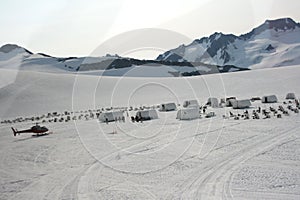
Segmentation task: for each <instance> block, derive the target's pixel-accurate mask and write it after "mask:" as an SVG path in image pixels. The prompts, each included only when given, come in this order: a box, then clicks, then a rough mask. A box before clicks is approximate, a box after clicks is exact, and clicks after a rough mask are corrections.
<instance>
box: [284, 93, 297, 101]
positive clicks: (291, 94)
mask: <svg viewBox="0 0 300 200" xmlns="http://www.w3.org/2000/svg"><path fill="white" fill-rule="evenodd" d="M285 99H296V95H295V93H292V92H290V93H288V94H287V95H286V97H285Z"/></svg>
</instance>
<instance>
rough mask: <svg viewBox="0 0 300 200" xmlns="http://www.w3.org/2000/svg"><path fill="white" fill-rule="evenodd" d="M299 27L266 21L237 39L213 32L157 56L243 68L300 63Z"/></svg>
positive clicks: (291, 22) (287, 20)
mask: <svg viewBox="0 0 300 200" xmlns="http://www.w3.org/2000/svg"><path fill="white" fill-rule="evenodd" d="M299 55H300V24H299V23H296V22H295V21H294V20H292V19H290V18H282V19H276V20H266V21H265V22H264V23H263V24H262V25H260V26H258V27H257V28H254V29H253V30H252V31H251V32H249V33H246V34H243V35H240V36H235V35H233V34H223V33H214V34H212V35H211V36H209V37H203V38H201V39H196V40H194V41H193V42H192V43H191V44H189V45H181V46H179V47H178V48H175V49H172V50H170V51H167V52H165V53H163V54H161V55H159V56H158V57H157V60H164V61H188V62H203V63H206V64H213V65H221V66H222V65H235V66H238V67H243V68H251V69H257V68H267V67H278V66H287V65H297V64H300V56H299Z"/></svg>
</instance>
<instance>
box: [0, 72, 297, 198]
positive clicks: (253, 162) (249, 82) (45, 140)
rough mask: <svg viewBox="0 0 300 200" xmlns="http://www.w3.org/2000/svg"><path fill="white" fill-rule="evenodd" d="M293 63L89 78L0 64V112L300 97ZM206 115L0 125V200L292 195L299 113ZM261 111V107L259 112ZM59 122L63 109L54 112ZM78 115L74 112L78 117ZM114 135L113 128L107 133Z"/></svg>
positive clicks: (13, 113) (165, 114)
mask: <svg viewBox="0 0 300 200" xmlns="http://www.w3.org/2000/svg"><path fill="white" fill-rule="evenodd" d="M299 74H300V67H299V66H290V67H284V68H283V67H282V68H269V69H262V70H250V71H245V72H237V73H226V74H211V75H206V76H198V77H188V78H186V77H179V78H133V77H107V76H103V77H97V76H88V75H80V74H77V75H75V74H53V73H41V72H33V71H23V70H8V69H0V119H1V121H2V120H4V119H10V118H12V119H13V118H15V117H23V118H25V117H27V116H28V117H37V116H41V115H43V114H47V113H48V112H53V111H56V112H59V113H64V112H63V111H68V112H70V111H80V112H75V115H77V116H79V114H82V115H86V114H87V113H88V112H85V111H87V110H90V109H91V110H94V109H95V108H97V109H98V108H104V107H105V108H107V107H111V106H113V107H117V106H133V107H135V108H137V107H140V106H144V105H146V106H147V105H150V106H151V105H154V104H159V103H162V102H176V103H181V104H182V101H183V100H187V99H198V100H199V102H200V103H201V104H203V103H205V102H206V100H207V98H208V97H210V96H214V97H224V96H227V95H228V96H232V95H234V96H236V97H237V98H239V99H243V98H249V97H252V96H262V95H265V94H276V95H278V99H279V101H280V102H279V103H276V104H264V105H263V104H261V102H254V103H253V105H252V107H251V108H250V109H249V110H248V111H249V113H252V112H253V110H254V109H257V107H258V106H261V107H262V109H267V110H268V109H269V107H270V106H272V107H273V108H276V109H277V108H278V106H279V105H282V106H284V108H285V109H287V107H288V105H290V106H293V107H294V106H295V104H294V103H293V104H292V103H291V104H288V105H284V104H283V103H282V101H283V99H284V97H285V95H286V93H287V92H295V93H296V95H299V94H300V87H299V84H300V79H299ZM209 111H214V112H215V113H216V116H215V117H213V118H204V117H203V118H201V119H195V120H190V121H189V120H188V121H185V120H178V119H176V112H158V116H159V119H155V120H150V121H144V122H143V123H137V122H134V123H133V122H131V120H130V116H132V115H134V114H135V111H130V113H129V115H128V116H127V115H126V120H125V122H116V123H115V122H113V123H109V124H106V123H100V122H99V121H98V120H97V119H94V118H93V119H90V120H86V119H81V120H75V121H69V122H65V121H64V122H54V121H52V122H50V121H49V122H43V123H42V125H43V126H44V125H45V126H47V127H48V128H49V130H51V131H52V132H53V134H49V135H46V136H43V137H32V136H31V134H21V135H18V136H16V137H14V136H13V135H12V131H11V127H12V126H13V127H15V128H17V129H19V130H23V129H27V128H28V127H31V126H32V123H34V122H35V121H34V122H33V121H30V122H28V121H27V122H20V123H4V124H2V123H1V124H0V160H1V162H0V169H1V170H0V186H1V187H0V199H32V200H35V199H228V198H230V199H275V200H279V199H295V200H296V199H299V196H300V192H299V185H300V172H299V161H300V157H299V155H300V154H299V149H300V140H299V117H300V115H299V113H294V112H292V111H290V110H289V116H286V115H283V116H282V118H277V117H275V116H273V114H272V116H271V118H268V119H262V118H260V119H248V120H242V119H241V118H240V119H239V120H234V119H233V118H229V119H227V118H226V119H224V118H223V117H222V115H223V114H228V112H229V111H231V112H233V113H234V114H240V115H241V114H242V113H244V112H245V110H233V109H232V108H227V107H225V108H208V110H207V112H209ZM260 116H262V114H260ZM60 117H62V118H64V119H66V115H60ZM78 118H79V117H78ZM112 133H114V134H112Z"/></svg>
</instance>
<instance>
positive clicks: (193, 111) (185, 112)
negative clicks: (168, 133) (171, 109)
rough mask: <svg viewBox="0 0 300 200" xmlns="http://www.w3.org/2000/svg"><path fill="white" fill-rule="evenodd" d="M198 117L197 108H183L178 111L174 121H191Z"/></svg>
mask: <svg viewBox="0 0 300 200" xmlns="http://www.w3.org/2000/svg"><path fill="white" fill-rule="evenodd" d="M199 117H200V114H199V109H198V108H195V107H194V108H183V109H180V110H178V112H177V117H176V119H180V120H192V119H197V118H199Z"/></svg>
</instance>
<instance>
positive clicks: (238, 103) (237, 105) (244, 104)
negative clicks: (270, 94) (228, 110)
mask: <svg viewBox="0 0 300 200" xmlns="http://www.w3.org/2000/svg"><path fill="white" fill-rule="evenodd" d="M250 106H251V101H250V100H249V99H244V100H235V101H232V108H234V109H243V108H249V107H250Z"/></svg>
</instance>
